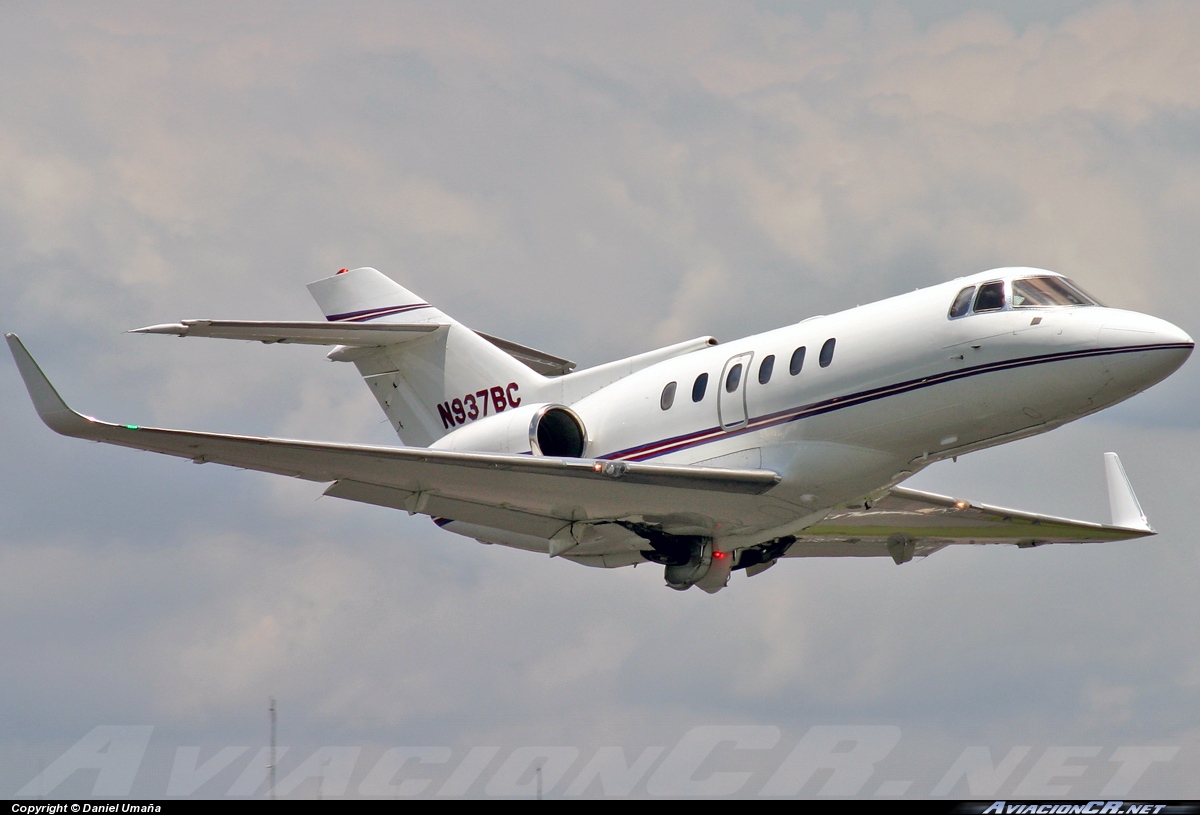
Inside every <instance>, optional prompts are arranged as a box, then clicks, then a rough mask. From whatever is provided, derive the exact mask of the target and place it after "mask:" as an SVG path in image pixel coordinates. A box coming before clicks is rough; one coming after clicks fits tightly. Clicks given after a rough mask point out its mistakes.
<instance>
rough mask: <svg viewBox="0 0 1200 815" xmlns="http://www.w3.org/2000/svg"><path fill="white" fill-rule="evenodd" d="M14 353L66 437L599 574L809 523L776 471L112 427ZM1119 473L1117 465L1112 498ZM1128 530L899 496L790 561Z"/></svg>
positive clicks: (846, 510) (897, 492)
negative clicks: (702, 543)
mask: <svg viewBox="0 0 1200 815" xmlns="http://www.w3.org/2000/svg"><path fill="white" fill-rule="evenodd" d="M274 325H277V326H278V325H280V324H274ZM311 325H321V324H311ZM305 327H306V328H307V327H309V326H307V325H306V326H305ZM406 328H407V327H406ZM436 328H437V326H434V327H433V329H432V330H436ZM272 330H276V331H277V330H278V329H272ZM320 330H322V331H324V330H325V329H324V326H323V325H321V329H320ZM334 330H335V329H333V327H331V329H330V333H329V334H322V335H321V336H322V338H323V339H322V340H321V343H322V344H330V343H331V341H333V342H340V341H341V339H340V338H339V339H336V340H334V339H333V336H334V334H333V331H334ZM247 331H248V330H247ZM155 333H176V332H168V331H161V332H155ZM291 336H293V337H295V336H298V335H296V334H293V335H291ZM410 336H411V334H410ZM239 338H246V339H250V338H251V337H245V336H243V337H239ZM255 338H258V337H255ZM264 341H270V340H269V339H264ZM292 341H300V342H303V341H304V340H302V339H294V340H292ZM8 342H9V346H10V348H11V350H12V353H13V357H14V358H15V359H16V362H17V366H18V368H19V369H20V372H21V375H22V377H23V378H24V380H25V383H26V387H27V388H28V389H29V392H30V396H31V397H32V399H33V402H34V406H35V408H36V409H37V412H38V414H39V416H40V417H41V418H42V420H43V421H44V422H45V423H46V424H47V425H48V426H49V427H50V428H51V429H53V430H55V431H56V432H58V433H61V434H63V435H67V436H74V437H78V438H84V439H90V440H93V441H98V442H104V443H106V444H115V445H120V446H123V447H130V448H135V449H139V450H149V451H153V452H158V453H164V454H167V455H173V456H178V457H181V458H187V459H190V460H192V461H194V462H197V463H208V462H211V463H215V464H225V465H228V466H232V467H240V468H244V469H249V470H257V471H261V472H268V473H276V474H279V475H286V476H290V477H293V478H302V479H306V480H309V481H315V482H322V483H329V484H330V486H329V487H328V488H327V489H326V491H325V492H326V494H327V495H331V496H334V497H339V498H346V499H349V500H355V501H360V502H364V503H370V504H377V505H380V506H386V507H393V508H397V509H404V510H407V511H408V512H410V513H414V514H416V513H420V514H424V515H429V516H432V517H434V518H439V519H450V520H453V521H456V522H458V526H459V527H461V529H460V530H459V531H464V532H467V533H468V534H474V533H472V531H471V530H479V531H480V532H481V533H487V532H488V531H489V530H490V531H492V532H494V533H495V534H494V535H491V536H490V537H492V538H493V539H497V538H498V539H499V540H497V542H509V543H511V544H512V545H518V546H521V547H522V548H532V549H538V548H540V549H541V551H543V552H545V551H548V550H549V548H550V547H549V545H548V544H547V545H546V546H545V547H542V546H541V544H540V543H539V542H542V541H549V540H550V539H553V538H556V537H557V538H562V537H563V536H564V535H571V536H572V537H573V538H574V540H575V543H576V544H577V545H576V546H575V547H574V548H573V549H572V550H571V552H570V554H569V556H570V557H572V558H574V559H577V560H579V561H580V562H585V563H590V564H591V565H623V564H625V563H632V562H636V560H637V559H638V555H637V553H638V552H639V551H640V550H644V549H648V548H649V546H648V544H647V543H646V542H645V541H644V540H643V539H642V538H640V537H638V536H637V535H636V534H634V533H633V532H631V531H629V529H628V528H626V527H624V526H620V525H618V524H617V523H616V522H617V521H622V522H627V523H647V524H652V525H659V526H661V527H662V528H672V529H676V530H681V529H686V530H689V531H690V534H701V533H705V532H706V533H707V534H711V535H713V536H715V537H718V538H720V537H726V536H742V537H745V536H747V535H750V536H752V535H753V534H754V532H755V530H762V531H763V532H764V533H765V532H767V531H769V530H770V529H772V528H775V527H777V526H778V524H779V523H780V521H779V518H780V514H781V513H783V514H785V515H786V514H787V513H790V514H791V516H792V517H794V518H797V519H799V518H803V517H805V516H806V515H810V514H811V513H812V511H813V509H812V508H811V507H805V506H800V505H798V504H794V503H791V502H788V501H786V500H784V499H782V498H780V497H778V496H773V495H772V489H773V488H774V487H775V486H776V485H777V483H778V482H779V476H778V475H777V474H776V473H774V472H771V471H768V470H735V469H719V468H709V467H699V466H688V465H653V464H644V463H631V462H606V461H595V460H590V459H556V458H544V457H534V456H519V455H517V456H515V455H500V454H489V453H458V452H448V451H441V450H429V449H425V448H412V447H379V446H367V445H346V444H329V443H320V442H309V441H293V440H287V439H272V438H258V437H252V436H236V435H223V434H217V433H201V432H192V431H181V430H168V429H160V428H151V427H141V426H136V425H122V424H111V423H107V422H102V421H99V420H96V419H92V418H88V417H85V416H81V415H80V414H78V413H76V412H74V411H73V410H71V409H70V408H69V407H68V406H67V405H66V403H65V402H64V401H63V400H62V398H61V397H60V396H59V395H58V393H57V392H56V391H55V390H54V387H53V386H52V385H51V384H50V382H49V380H47V379H46V377H45V375H44V374H43V373H42V371H41V369H40V368H39V367H38V366H37V363H36V362H34V360H33V358H32V357H31V356H30V355H29V353H28V352H27V351H26V350H25V348H24V346H23V345H22V344H21V342H20V340H19V339H17V338H16V337H15V336H13V335H9V336H8ZM1114 458H1115V457H1114ZM1117 468H1118V469H1119V463H1118V464H1117ZM1112 473H1113V468H1112V467H1110V492H1111V491H1112V486H1113V484H1112V477H1113V476H1112ZM1121 477H1122V478H1123V477H1124V475H1123V472H1122V473H1121ZM1124 489H1125V490H1127V491H1128V500H1126V501H1125V504H1124V505H1127V504H1129V502H1130V501H1132V504H1133V505H1135V506H1136V498H1133V497H1132V490H1129V489H1128V482H1127V481H1126V482H1125V484H1124ZM1116 493H1117V494H1120V493H1121V489H1120V485H1117V491H1116ZM1114 506H1115V504H1114ZM1138 512H1139V513H1140V508H1139V510H1138ZM1121 520H1122V524H1121V525H1119V526H1117V525H1114V526H1108V525H1104V524H1095V523H1088V522H1084V521H1074V520H1069V519H1063V518H1055V517H1052V516H1045V515H1037V514H1034V513H1026V512H1019V511H1015V510H1007V509H1003V508H998V507H990V506H986V505H980V504H969V503H967V502H964V501H956V500H955V499H952V498H947V497H944V496H938V495H933V494H929V493H923V492H918V491H916V490H910V489H906V488H900V487H897V488H893V489H892V490H891V491H890V492H889V493H888V494H886V495H885V496H884V497H882V498H879V499H877V500H875V501H874V502H873V503H871V504H869V505H867V504H864V503H858V504H854V505H850V506H843V507H837V508H834V509H833V510H832V511H830V512H829V514H828V515H827V516H826V517H825V518H824V520H820V521H819V522H817V523H816V524H815V525H812V526H810V527H808V528H807V529H805V530H804V531H803V532H799V533H793V534H795V536H796V538H797V540H796V542H795V543H794V544H792V545H791V547H790V548H789V549H788V550H787V552H786V556H788V557H804V556H847V555H848V556H889V555H890V556H892V557H894V558H897V560H898V561H899V560H901V559H904V560H907V559H909V558H910V557H912V556H913V555H916V556H920V555H925V554H930V553H932V552H934V551H937V550H938V549H941V548H943V547H945V546H947V545H950V544H955V543H981V544H982V543H1012V544H1017V545H1021V546H1031V545H1038V544H1042V543H1053V542H1077V543H1085V542H1097V541H1106V540H1123V539H1128V538H1135V537H1142V536H1145V535H1149V534H1153V531H1152V530H1151V529H1150V528H1149V526H1148V525H1147V524H1145V521H1144V518H1141V519H1140V523H1138V519H1136V518H1132V519H1131V518H1129V517H1128V512H1126V513H1125V516H1124V517H1122V519H1121ZM475 536H477V537H481V538H485V537H489V536H488V535H486V534H477V535H475ZM506 536H507V538H509V540H506V539H505V538H506ZM513 541H515V542H513ZM749 542H750V543H753V542H754V541H753V540H752V539H751V540H750V541H749ZM897 552H901V553H902V554H903V555H904V557H902V558H901V557H898V556H897Z"/></svg>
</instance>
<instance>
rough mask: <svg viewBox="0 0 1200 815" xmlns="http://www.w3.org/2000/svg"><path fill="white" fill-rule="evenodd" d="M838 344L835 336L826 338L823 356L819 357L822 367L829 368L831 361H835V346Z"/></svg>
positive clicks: (818, 360) (822, 347)
mask: <svg viewBox="0 0 1200 815" xmlns="http://www.w3.org/2000/svg"><path fill="white" fill-rule="evenodd" d="M836 344H837V340H835V339H834V338H833V337H830V338H829V339H827V340H825V344H824V345H822V346H821V356H819V357H818V358H817V362H819V363H821V367H822V368H828V367H829V363H831V362H833V346H834V345H836Z"/></svg>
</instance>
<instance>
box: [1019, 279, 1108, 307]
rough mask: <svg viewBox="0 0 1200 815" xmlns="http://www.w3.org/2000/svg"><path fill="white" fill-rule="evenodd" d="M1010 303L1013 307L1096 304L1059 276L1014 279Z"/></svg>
mask: <svg viewBox="0 0 1200 815" xmlns="http://www.w3.org/2000/svg"><path fill="white" fill-rule="evenodd" d="M1012 304H1013V308H1039V307H1041V308H1045V307H1048V306H1094V305H1098V304H1097V303H1096V301H1095V300H1093V299H1092V298H1091V297H1088V296H1087V295H1086V294H1084V293H1083V291H1081V290H1080V289H1079V288H1078V287H1076V286H1075V285H1073V284H1072V283H1071V282H1070V281H1069V280H1064V279H1063V278H1061V277H1027V278H1024V279H1022V280H1014V281H1013V284H1012Z"/></svg>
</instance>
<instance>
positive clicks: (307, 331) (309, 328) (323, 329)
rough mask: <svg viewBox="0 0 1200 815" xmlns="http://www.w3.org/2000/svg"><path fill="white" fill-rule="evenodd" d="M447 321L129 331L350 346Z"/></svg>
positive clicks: (191, 324) (230, 323) (397, 338)
mask: <svg viewBox="0 0 1200 815" xmlns="http://www.w3.org/2000/svg"><path fill="white" fill-rule="evenodd" d="M445 328H446V324H444V323H372V324H370V325H361V324H353V323H351V324H347V323H328V322H321V323H318V322H305V321H300V322H263V321H258V320H184V321H183V322H181V323H166V324H165V325H150V326H146V327H145V328H135V329H133V330H132V331H130V332H129V333H130V334H170V335H174V336H176V337H213V338H216V339H222V340H252V341H256V342H264V343H268V344H269V343H277V342H278V343H293V344H300V345H348V346H353V347H356V348H366V347H375V346H380V345H395V344H397V343H401V342H407V341H408V340H413V339H416V338H418V337H423V336H425V335H427V334H430V333H432V332H434V331H437V330H438V329H445Z"/></svg>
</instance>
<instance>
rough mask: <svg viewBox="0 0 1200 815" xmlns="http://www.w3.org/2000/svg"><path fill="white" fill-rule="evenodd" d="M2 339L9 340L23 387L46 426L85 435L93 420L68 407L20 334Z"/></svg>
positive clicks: (61, 431) (5, 336)
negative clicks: (26, 346) (22, 340)
mask: <svg viewBox="0 0 1200 815" xmlns="http://www.w3.org/2000/svg"><path fill="white" fill-rule="evenodd" d="M4 338H5V339H6V340H8V348H9V350H10V351H12V355H13V359H14V360H16V363H17V370H19V371H20V372H21V378H22V379H24V380H25V388H26V389H27V390H28V391H29V398H30V399H32V400H33V407H34V409H35V410H37V413H38V416H40V417H41V419H42V421H43V422H45V423H46V426H47V427H49V428H50V429H51V430H53V431H54V432H55V433H61V434H62V435H64V436H86V435H87V430H88V428H89V426H90V425H91V424H92V419H90V418H88V417H87V416H82V415H80V414H78V413H76V412H75V411H73V410H71V408H70V407H68V406H67V403H66V402H64V401H63V398H62V397H61V396H59V395H58V391H56V390H55V389H54V386H53V385H51V384H50V380H49V379H47V378H46V375H45V374H44V373H42V369H41V368H39V367H38V364H37V363H36V362H35V361H34V359H33V357H32V356H30V354H29V351H27V350H25V345H24V344H23V343H22V342H21V338H20V337H18V336H17V335H16V334H5V335H4Z"/></svg>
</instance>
